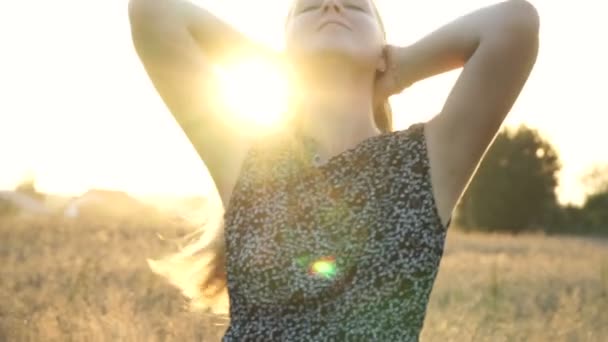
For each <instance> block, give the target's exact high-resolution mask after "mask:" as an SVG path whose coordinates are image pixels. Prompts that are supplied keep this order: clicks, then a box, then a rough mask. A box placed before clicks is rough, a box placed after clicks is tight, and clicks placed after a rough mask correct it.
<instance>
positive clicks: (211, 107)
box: [129, 0, 268, 208]
mask: <svg viewBox="0 0 608 342" xmlns="http://www.w3.org/2000/svg"><path fill="white" fill-rule="evenodd" d="M129 19H130V23H131V33H132V38H133V43H134V46H135V50H136V52H137V54H138V56H139V58H140V59H141V61H142V63H143V65H144V68H145V70H146V72H147V74H148V76H149V77H150V79H151V81H152V83H153V84H154V87H155V88H156V90H157V91H158V93H159V95H160V96H161V98H162V99H163V101H164V102H165V104H166V105H167V107H168V108H169V110H170V111H171V113H172V114H173V116H174V117H175V119H176V121H177V122H178V123H179V125H180V126H181V128H182V129H183V130H184V132H185V133H186V136H187V137H188V138H189V140H190V142H191V143H192V145H193V146H194V148H195V149H196V151H197V152H198V154H199V156H200V157H201V158H202V159H203V161H204V163H205V165H206V167H207V169H208V170H209V173H210V175H211V177H212V178H213V181H214V183H215V185H216V187H217V189H218V192H219V194H220V196H221V198H222V202H223V204H224V208H226V207H227V205H228V201H229V198H230V195H231V193H232V188H233V187H234V184H235V182H236V178H237V176H238V172H239V170H240V166H241V164H242V160H243V158H244V156H245V153H246V152H247V149H248V147H249V139H248V138H247V137H246V136H245V135H244V134H240V133H239V130H238V129H235V127H234V124H231V123H230V122H228V121H227V120H222V115H225V105H223V104H222V103H221V101H220V98H221V97H220V96H218V95H219V94H218V91H219V89H218V86H217V79H216V78H215V77H214V73H213V69H212V68H213V65H215V64H220V63H221V62H222V61H227V60H230V59H233V58H238V56H243V55H246V54H256V53H268V52H266V51H264V48H262V47H261V46H259V45H256V44H255V43H253V42H251V41H250V40H249V39H247V37H245V36H244V35H242V34H241V33H239V32H238V31H237V30H235V29H234V28H232V27H230V26H229V25H227V24H226V23H224V22H222V21H221V20H220V19H218V18H217V17H215V16H214V15H212V14H211V13H209V12H208V11H205V10H204V9H202V8H200V7H197V6H195V5H194V4H192V3H190V2H188V1H182V0H130V2H129Z"/></svg>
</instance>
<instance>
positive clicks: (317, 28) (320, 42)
mask: <svg viewBox="0 0 608 342" xmlns="http://www.w3.org/2000/svg"><path fill="white" fill-rule="evenodd" d="M371 1H372V0H296V1H295V3H294V5H293V7H292V10H291V12H290V16H289V19H288V22H287V27H286V35H285V38H286V44H285V45H286V52H287V54H288V55H290V56H291V57H294V58H296V59H300V58H304V60H306V58H311V57H312V58H315V57H319V56H332V57H338V58H342V59H345V60H348V61H349V62H352V63H355V64H356V65H357V66H359V67H364V68H370V69H375V68H377V66H378V63H379V59H380V58H381V57H382V50H383V46H384V45H385V41H384V33H383V30H382V27H381V24H380V21H379V18H378V16H377V13H376V10H375V7H374V5H373V4H372V3H371Z"/></svg>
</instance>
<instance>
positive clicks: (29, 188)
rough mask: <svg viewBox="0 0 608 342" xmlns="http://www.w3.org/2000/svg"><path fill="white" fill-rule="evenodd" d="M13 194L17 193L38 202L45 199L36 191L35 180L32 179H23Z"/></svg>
mask: <svg viewBox="0 0 608 342" xmlns="http://www.w3.org/2000/svg"><path fill="white" fill-rule="evenodd" d="M15 192H19V193H22V194H25V195H28V196H30V197H31V198H35V199H39V200H43V199H44V197H45V196H44V194H43V193H40V192H38V190H36V180H35V179H34V178H26V179H24V180H23V181H22V182H21V183H19V185H17V187H16V188H15Z"/></svg>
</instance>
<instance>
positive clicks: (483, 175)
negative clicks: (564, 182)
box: [457, 125, 561, 232]
mask: <svg viewBox="0 0 608 342" xmlns="http://www.w3.org/2000/svg"><path fill="white" fill-rule="evenodd" d="M560 168H561V163H560V161H559V158H558V155H557V152H556V151H555V149H554V148H553V147H552V146H551V144H550V143H549V142H548V141H547V140H545V139H543V137H541V135H540V134H539V133H538V131H536V130H534V129H530V128H527V127H525V126H523V125H522V126H520V127H518V128H517V129H503V130H501V132H500V133H499V134H498V135H497V136H496V138H495V140H494V142H493V143H492V145H491V146H490V148H489V149H488V151H487V152H486V154H485V156H484V159H483V160H482V162H481V164H480V166H479V168H478V169H477V172H476V174H475V175H474V177H473V179H472V181H471V183H470V184H469V187H468V188H467V190H466V192H465V194H464V195H463V198H462V200H461V201H460V205H459V207H458V209H457V210H458V215H457V216H458V221H459V222H458V223H459V224H460V225H461V226H463V227H465V228H468V229H482V230H490V231H494V230H506V231H511V232H520V231H523V230H526V229H529V228H532V227H538V226H541V225H544V224H545V223H546V221H547V218H548V216H549V215H551V213H552V212H553V211H554V209H555V208H556V207H557V206H558V205H557V199H556V195H555V188H556V186H557V172H558V171H559V170H560Z"/></svg>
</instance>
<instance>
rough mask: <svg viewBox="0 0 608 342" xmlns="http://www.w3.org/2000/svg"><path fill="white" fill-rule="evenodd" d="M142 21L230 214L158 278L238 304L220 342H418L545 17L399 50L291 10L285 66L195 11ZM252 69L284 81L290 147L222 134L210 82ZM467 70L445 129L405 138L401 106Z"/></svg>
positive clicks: (364, 19)
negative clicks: (278, 69) (450, 245)
mask: <svg viewBox="0 0 608 342" xmlns="http://www.w3.org/2000/svg"><path fill="white" fill-rule="evenodd" d="M235 10H239V9H238V8H235ZM129 14H130V19H131V27H132V34H133V40H134V45H135V49H136V51H137V53H138V54H139V56H140V58H141V60H142V62H143V65H144V66H145V69H146V71H147V73H148V75H149V76H150V78H151V80H152V82H153V83H154V85H155V87H156V89H157V91H158V93H159V94H160V96H161V97H162V98H163V100H164V101H165V103H166V104H167V106H168V107H169V109H170V110H171V112H172V113H173V115H174V116H175V119H176V120H177V122H178V123H179V124H180V125H181V127H182V128H183V130H184V132H185V133H186V135H187V136H188V137H189V139H190V141H191V142H192V144H193V145H194V147H195V148H196V150H197V151H198V153H199V154H200V157H201V158H202V159H203V160H204V162H205V164H206V166H207V168H208V170H209V172H210V174H211V176H212V178H213V180H214V182H215V184H216V186H217V189H218V191H219V194H220V196H221V199H222V202H223V203H222V204H223V206H224V208H226V211H225V213H222V216H221V219H219V220H217V221H216V222H215V223H213V225H214V226H213V229H206V231H205V232H204V233H203V235H202V237H201V238H200V239H199V240H198V241H197V242H196V243H194V244H192V245H190V246H187V247H186V248H184V249H183V250H182V251H181V252H180V253H178V254H177V255H174V256H170V257H168V258H166V259H164V260H162V261H159V262H156V263H152V264H151V265H152V266H153V268H154V269H155V270H156V271H157V272H159V273H162V274H163V275H165V276H166V277H168V278H169V280H170V281H171V282H173V284H175V285H177V286H179V287H180V288H181V289H182V290H183V291H184V293H185V294H186V295H187V296H188V297H190V298H192V300H193V301H192V303H193V304H199V307H203V308H207V309H212V310H213V311H214V312H221V311H220V310H219V308H218V307H217V306H215V303H217V301H218V300H220V299H222V298H224V299H226V298H229V301H228V302H225V303H224V304H229V318H230V325H229V326H228V328H227V331H226V333H225V336H224V340H225V341H249V340H252V341H253V340H256V341H257V340H259V341H286V340H289V341H291V340H294V341H295V340H310V341H325V340H333V341H406V340H407V341H414V340H417V339H418V336H419V333H420V331H421V329H422V326H423V320H424V317H425V312H426V307H427V302H428V298H429V294H430V292H431V288H432V286H433V282H434V280H435V276H436V274H437V270H438V266H439V263H440V260H441V256H442V254H443V246H444V241H445V236H446V232H447V230H448V227H449V225H450V221H451V216H452V211H453V208H454V207H455V205H456V203H457V202H458V200H459V198H460V196H461V194H462V193H463V191H464V190H465V188H466V186H467V184H468V182H469V181H470V179H471V178H472V176H473V175H474V173H475V170H476V168H477V166H478V164H479V162H480V160H481V159H482V157H483V155H484V153H485V151H486V149H487V148H488V146H489V145H490V144H491V142H492V141H493V139H494V136H495V135H496V133H497V131H498V129H499V127H500V126H501V123H502V122H503V120H504V118H505V116H506V115H507V113H508V112H509V111H510V109H511V107H512V105H513V103H514V101H515V100H516V98H517V96H518V95H519V93H520V91H521V89H522V87H523V85H524V83H525V82H526V80H527V78H528V75H529V73H530V71H531V69H532V67H533V65H534V63H535V60H536V55H537V51H538V31H539V19H538V15H537V12H536V10H535V8H534V7H533V6H532V5H530V4H529V3H528V2H526V1H523V0H509V1H506V2H502V3H499V4H495V5H492V6H488V7H485V8H482V9H480V10H477V11H475V12H473V13H470V14H468V15H466V16H463V17H461V18H458V19H456V20H455V21H453V22H451V23H448V24H447V25H445V26H443V27H441V28H440V29H438V30H436V31H434V32H432V33H431V34H429V35H427V36H426V37H424V38H422V39H421V40H419V41H418V42H416V43H415V44H412V45H410V46H404V47H397V46H392V45H388V44H387V43H386V41H385V38H384V37H385V35H384V28H383V25H382V22H381V20H380V17H379V14H378V12H377V10H376V7H375V5H374V3H373V1H372V0H296V1H294V2H293V4H292V6H291V9H290V11H289V13H288V19H287V22H286V32H285V33H286V35H285V37H286V41H285V42H286V44H285V46H286V48H285V50H284V51H283V52H281V53H278V52H272V51H270V50H268V49H266V48H264V47H262V46H260V45H259V44H256V43H254V42H252V41H250V40H248V39H247V38H246V37H244V36H243V35H241V34H240V33H239V32H237V31H236V30H235V29H233V28H231V27H229V26H228V25H227V24H225V23H223V22H222V21H220V20H219V19H218V18H217V17H215V16H214V15H212V14H211V13H209V12H207V11H205V10H204V9H201V8H199V7H196V6H194V5H193V4H191V3H189V2H187V1H178V0H131V2H130V6H129ZM247 54H256V55H263V56H268V57H269V58H277V60H281V61H282V62H283V63H284V64H285V65H286V66H287V70H288V71H289V79H290V81H291V83H292V84H293V85H295V86H294V87H293V88H292V89H295V91H293V92H292V94H290V110H289V113H288V114H289V118H290V119H289V121H288V123H289V124H288V125H286V126H285V127H286V128H285V129H283V130H281V131H280V132H276V133H274V134H268V135H259V136H252V135H251V134H248V135H245V134H242V133H239V130H237V129H235V127H234V126H231V125H230V124H229V123H228V122H227V121H226V120H222V115H223V113H225V109H224V107H223V106H224V105H225V104H222V103H220V102H221V101H220V100H219V99H220V98H221V97H220V96H217V83H216V80H215V78H214V77H213V76H212V71H211V70H212V67H213V65H214V64H216V63H221V62H222V61H225V60H230V59H233V58H238V56H240V55H247ZM460 67H463V71H462V73H461V75H460V77H459V79H458V81H457V82H456V84H455V85H454V88H453V89H452V91H451V93H450V95H449V97H448V99H447V101H446V103H445V105H444V106H443V109H442V110H441V112H440V113H439V114H437V115H436V116H434V117H433V118H432V119H431V120H429V121H427V122H419V123H416V124H413V125H411V126H410V127H408V128H407V129H405V130H400V131H394V130H393V128H392V125H391V122H392V116H391V115H392V114H391V111H390V108H389V106H388V104H387V99H388V97H389V96H391V95H393V94H398V93H400V92H401V91H402V90H404V89H405V88H406V87H408V86H410V85H411V84H413V83H415V82H417V81H420V80H423V79H425V78H428V77H430V76H433V75H437V74H439V73H443V72H446V71H448V70H452V69H455V68H460ZM263 81H264V80H260V86H261V87H263V86H264V83H263ZM210 224H211V223H210Z"/></svg>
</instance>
